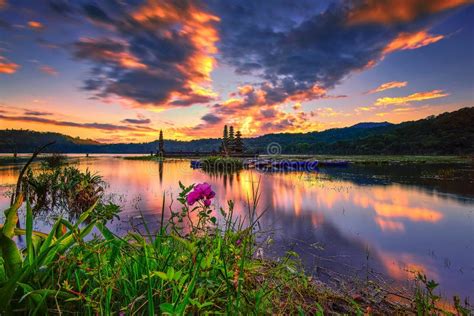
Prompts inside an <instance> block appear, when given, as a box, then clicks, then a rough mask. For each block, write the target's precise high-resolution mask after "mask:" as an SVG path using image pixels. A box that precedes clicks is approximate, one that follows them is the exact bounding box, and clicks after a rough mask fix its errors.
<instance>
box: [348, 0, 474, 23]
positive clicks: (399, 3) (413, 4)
mask: <svg viewBox="0 0 474 316" xmlns="http://www.w3.org/2000/svg"><path fill="white" fill-rule="evenodd" d="M468 3H472V0H428V1H427V0H365V1H364V3H363V5H361V6H360V7H358V8H357V9H355V10H354V11H352V12H351V13H350V14H349V24H351V25H354V24H367V23H376V24H396V23H406V22H411V21H413V20H416V19H417V18H419V17H424V16H427V15H430V14H433V13H438V12H441V11H444V10H449V9H452V8H455V7H458V6H460V5H464V4H468Z"/></svg>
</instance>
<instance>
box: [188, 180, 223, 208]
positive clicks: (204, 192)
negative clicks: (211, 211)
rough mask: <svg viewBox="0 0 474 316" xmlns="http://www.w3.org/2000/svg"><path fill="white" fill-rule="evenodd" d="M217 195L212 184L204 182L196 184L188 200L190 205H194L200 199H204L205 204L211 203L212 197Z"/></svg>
mask: <svg viewBox="0 0 474 316" xmlns="http://www.w3.org/2000/svg"><path fill="white" fill-rule="evenodd" d="M215 196H216V193H215V192H214V191H212V188H211V185H210V184H208V183H206V182H204V183H200V184H198V185H196V186H195V187H194V190H193V191H192V192H190V193H189V194H188V196H187V197H186V202H188V204H189V205H193V204H194V203H196V202H197V201H199V200H203V203H204V205H205V206H209V205H211V199H212V198H214V197H215Z"/></svg>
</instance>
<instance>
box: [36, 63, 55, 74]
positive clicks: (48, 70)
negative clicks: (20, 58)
mask: <svg viewBox="0 0 474 316" xmlns="http://www.w3.org/2000/svg"><path fill="white" fill-rule="evenodd" d="M39 69H40V70H41V71H42V72H44V73H45V74H47V75H50V76H56V75H57V74H58V71H57V70H56V69H54V68H53V67H50V66H47V65H43V66H41V67H40V68H39Z"/></svg>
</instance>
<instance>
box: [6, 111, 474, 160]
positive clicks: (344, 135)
mask: <svg viewBox="0 0 474 316" xmlns="http://www.w3.org/2000/svg"><path fill="white" fill-rule="evenodd" d="M472 122H474V107H469V108H463V109H460V110H458V111H455V112H450V113H443V114H440V115H438V116H430V117H427V118H425V119H422V120H418V121H410V122H404V123H400V124H391V123H388V122H382V123H374V122H366V123H359V124H356V125H353V126H350V127H345V128H333V129H329V130H325V131H322V132H309V133H279V134H267V135H263V136H259V137H253V138H245V139H244V145H245V147H246V148H247V150H248V151H249V152H255V153H261V154H264V153H266V152H267V146H269V144H271V143H277V144H279V146H280V147H281V152H282V153H283V154H473V153H474V124H473V123H472ZM165 137H166V135H165ZM51 141H56V144H55V145H53V146H52V147H51V148H50V150H51V151H59V152H68V153H149V152H151V151H155V150H156V148H157V141H154V142H150V143H130V144H123V143H121V144H101V143H99V142H95V141H93V140H84V139H80V138H73V137H70V136H66V135H62V134H59V133H41V132H34V131H28V130H0V152H3V153H7V152H14V151H16V152H19V153H22V152H23V153H24V152H32V151H33V150H34V149H35V148H37V147H38V146H40V145H42V144H45V143H48V142H51ZM220 142H221V141H220V139H217V138H208V139H198V140H192V141H178V140H165V150H166V151H168V152H190V151H195V152H212V151H217V150H218V149H219V146H220Z"/></svg>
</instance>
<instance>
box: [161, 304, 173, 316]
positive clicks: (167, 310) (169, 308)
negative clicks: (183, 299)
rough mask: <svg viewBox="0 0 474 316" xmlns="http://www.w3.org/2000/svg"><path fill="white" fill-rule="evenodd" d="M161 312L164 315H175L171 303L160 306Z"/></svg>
mask: <svg viewBox="0 0 474 316" xmlns="http://www.w3.org/2000/svg"><path fill="white" fill-rule="evenodd" d="M160 310H161V312H162V313H167V314H174V306H173V304H171V303H162V304H160Z"/></svg>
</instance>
